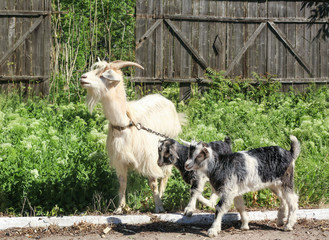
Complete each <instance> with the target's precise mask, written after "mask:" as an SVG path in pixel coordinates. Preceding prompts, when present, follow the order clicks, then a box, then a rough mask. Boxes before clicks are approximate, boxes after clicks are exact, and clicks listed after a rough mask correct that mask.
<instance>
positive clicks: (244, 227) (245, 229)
mask: <svg viewBox="0 0 329 240" xmlns="http://www.w3.org/2000/svg"><path fill="white" fill-rule="evenodd" d="M240 230H241V231H247V230H249V226H248V225H247V226H241V228H240Z"/></svg>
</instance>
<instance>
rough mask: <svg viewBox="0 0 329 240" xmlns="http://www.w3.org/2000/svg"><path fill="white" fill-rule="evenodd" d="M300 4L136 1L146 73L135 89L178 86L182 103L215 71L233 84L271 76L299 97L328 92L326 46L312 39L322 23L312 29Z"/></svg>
mask: <svg viewBox="0 0 329 240" xmlns="http://www.w3.org/2000/svg"><path fill="white" fill-rule="evenodd" d="M302 2H303V1H266V0H263V1H262V0H258V1H219V0H137V1H136V4H137V6H136V60H137V62H138V63H140V64H141V65H143V66H144V67H145V70H144V71H142V70H137V72H136V76H135V77H134V79H133V81H135V82H146V83H162V82H180V83H181V86H182V95H184V91H185V90H186V89H188V85H189V84H190V83H191V82H196V81H200V79H203V78H204V72H205V69H207V68H208V67H210V68H212V69H215V70H217V71H221V70H225V71H226V73H225V74H226V76H227V77H230V78H235V77H237V76H238V77H241V78H242V79H246V78H248V79H253V72H254V73H257V74H259V75H269V74H271V75H274V79H276V80H277V81H280V82H282V83H283V84H284V86H285V85H288V86H289V85H290V86H291V84H293V85H295V87H296V88H298V89H300V90H303V88H304V87H305V86H306V85H307V84H305V83H309V82H316V83H318V84H327V83H328V82H329V80H328V78H329V41H328V40H327V41H325V40H324V39H322V38H315V36H316V35H317V33H318V31H319V29H320V27H321V26H322V24H323V23H324V22H325V20H321V21H316V22H314V24H313V25H310V26H309V25H308V24H309V19H308V18H309V16H310V14H311V10H310V9H308V8H303V9H302ZM326 21H328V20H327V19H326ZM290 86H289V87H290Z"/></svg>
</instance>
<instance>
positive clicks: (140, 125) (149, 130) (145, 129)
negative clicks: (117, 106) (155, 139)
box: [127, 112, 169, 138]
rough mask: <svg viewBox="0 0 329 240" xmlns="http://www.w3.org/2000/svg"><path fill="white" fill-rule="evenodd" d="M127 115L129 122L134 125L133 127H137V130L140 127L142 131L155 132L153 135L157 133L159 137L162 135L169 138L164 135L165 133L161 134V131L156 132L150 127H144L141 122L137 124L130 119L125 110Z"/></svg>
mask: <svg viewBox="0 0 329 240" xmlns="http://www.w3.org/2000/svg"><path fill="white" fill-rule="evenodd" d="M127 116H128V118H129V119H130V124H131V125H133V126H135V127H136V128H137V130H141V129H143V130H144V131H147V132H149V133H152V134H155V135H157V136H160V137H163V138H169V137H168V136H166V135H165V134H162V133H159V132H156V131H154V130H152V129H150V128H146V127H144V126H143V125H142V124H141V123H137V124H136V123H135V122H134V121H133V120H132V119H131V117H130V114H129V112H127Z"/></svg>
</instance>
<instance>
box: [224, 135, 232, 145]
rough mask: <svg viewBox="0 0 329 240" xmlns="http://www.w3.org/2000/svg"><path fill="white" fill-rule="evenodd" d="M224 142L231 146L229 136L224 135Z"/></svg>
mask: <svg viewBox="0 0 329 240" xmlns="http://www.w3.org/2000/svg"><path fill="white" fill-rule="evenodd" d="M224 142H226V143H227V144H228V145H230V146H231V143H232V141H231V138H230V137H229V136H226V137H225V140H224Z"/></svg>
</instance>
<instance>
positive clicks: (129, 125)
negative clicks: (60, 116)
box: [112, 121, 134, 131]
mask: <svg viewBox="0 0 329 240" xmlns="http://www.w3.org/2000/svg"><path fill="white" fill-rule="evenodd" d="M132 126H134V124H133V122H132V121H130V122H129V124H128V125H126V126H123V127H121V126H113V125H112V128H114V129H115V130H118V131H123V130H125V129H126V128H130V127H132Z"/></svg>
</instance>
